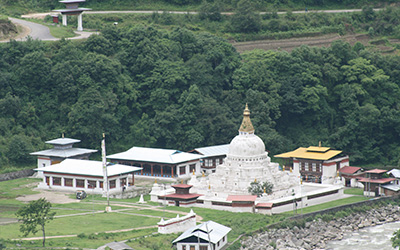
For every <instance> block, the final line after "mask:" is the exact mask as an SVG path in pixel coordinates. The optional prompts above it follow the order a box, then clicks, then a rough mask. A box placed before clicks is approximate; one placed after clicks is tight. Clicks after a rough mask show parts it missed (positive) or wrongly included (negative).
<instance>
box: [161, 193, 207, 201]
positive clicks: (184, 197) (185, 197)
mask: <svg viewBox="0 0 400 250" xmlns="http://www.w3.org/2000/svg"><path fill="white" fill-rule="evenodd" d="M200 196H202V194H168V195H164V196H159V198H161V199H162V198H164V197H165V198H172V199H182V200H191V199H196V198H198V197H200Z"/></svg>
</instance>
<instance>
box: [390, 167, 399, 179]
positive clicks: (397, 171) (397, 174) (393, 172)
mask: <svg viewBox="0 0 400 250" xmlns="http://www.w3.org/2000/svg"><path fill="white" fill-rule="evenodd" d="M388 174H392V175H393V176H394V177H396V178H400V169H396V168H394V169H392V170H390V171H389V172H388Z"/></svg>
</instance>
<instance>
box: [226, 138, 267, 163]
mask: <svg viewBox="0 0 400 250" xmlns="http://www.w3.org/2000/svg"><path fill="white" fill-rule="evenodd" d="M262 154H265V144H264V142H263V141H262V140H261V138H260V137H258V136H256V135H255V134H250V135H237V136H236V137H235V138H233V140H232V141H231V144H230V145H229V155H230V156H245V157H249V156H259V155H262Z"/></svg>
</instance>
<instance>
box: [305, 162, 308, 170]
mask: <svg viewBox="0 0 400 250" xmlns="http://www.w3.org/2000/svg"><path fill="white" fill-rule="evenodd" d="M304 171H308V162H305V163H304Z"/></svg>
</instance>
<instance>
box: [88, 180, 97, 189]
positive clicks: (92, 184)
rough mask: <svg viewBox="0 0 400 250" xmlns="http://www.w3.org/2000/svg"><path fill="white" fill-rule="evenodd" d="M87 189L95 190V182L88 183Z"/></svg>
mask: <svg viewBox="0 0 400 250" xmlns="http://www.w3.org/2000/svg"><path fill="white" fill-rule="evenodd" d="M88 188H92V189H93V188H96V181H88Z"/></svg>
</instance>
